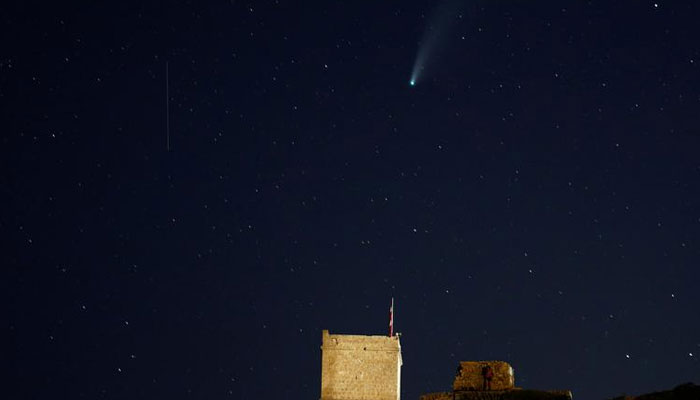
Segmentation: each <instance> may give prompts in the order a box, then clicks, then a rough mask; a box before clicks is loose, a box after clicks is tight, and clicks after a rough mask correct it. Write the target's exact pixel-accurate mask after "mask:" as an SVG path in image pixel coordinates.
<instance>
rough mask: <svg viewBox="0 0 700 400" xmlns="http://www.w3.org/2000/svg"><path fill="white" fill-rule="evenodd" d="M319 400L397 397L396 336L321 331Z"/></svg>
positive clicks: (389, 399) (390, 399)
mask: <svg viewBox="0 0 700 400" xmlns="http://www.w3.org/2000/svg"><path fill="white" fill-rule="evenodd" d="M321 353H322V356H321V400H399V398H400V394H401V365H402V360H401V343H400V341H399V337H398V336H393V337H390V336H363V335H331V334H330V333H328V331H327V330H324V331H323V340H322V346H321Z"/></svg>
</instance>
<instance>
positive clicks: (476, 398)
mask: <svg viewBox="0 0 700 400" xmlns="http://www.w3.org/2000/svg"><path fill="white" fill-rule="evenodd" d="M420 400H572V395H571V392H570V391H568V390H522V389H513V390H496V391H490V392H489V391H478V390H477V391H465V392H442V393H428V394H424V395H422V396H421V397H420Z"/></svg>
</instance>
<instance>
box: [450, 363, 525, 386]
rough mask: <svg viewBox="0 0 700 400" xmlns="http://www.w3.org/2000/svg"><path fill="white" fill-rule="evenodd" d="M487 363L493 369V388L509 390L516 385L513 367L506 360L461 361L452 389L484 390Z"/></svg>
mask: <svg viewBox="0 0 700 400" xmlns="http://www.w3.org/2000/svg"><path fill="white" fill-rule="evenodd" d="M487 365H488V366H490V367H491V369H492V370H493V378H492V379H491V390H509V389H513V388H514V387H515V377H514V376H513V368H512V367H511V366H510V364H508V363H507V362H505V361H461V362H460V363H459V367H458V369H457V375H456V376H455V380H454V383H453V384H452V389H453V390H455V391H460V390H482V389H483V387H484V376H483V375H482V369H483V368H484V367H485V366H487Z"/></svg>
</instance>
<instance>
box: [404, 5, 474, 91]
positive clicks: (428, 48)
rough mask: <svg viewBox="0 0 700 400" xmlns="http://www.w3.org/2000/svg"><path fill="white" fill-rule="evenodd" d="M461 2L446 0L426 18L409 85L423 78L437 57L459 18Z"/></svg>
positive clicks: (413, 84) (414, 84)
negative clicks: (430, 63) (426, 23)
mask: <svg viewBox="0 0 700 400" xmlns="http://www.w3.org/2000/svg"><path fill="white" fill-rule="evenodd" d="M460 8H461V4H460V2H458V1H446V2H444V3H443V4H442V5H441V6H440V7H438V8H437V9H436V10H435V12H433V14H432V15H431V16H430V18H429V19H428V25H427V26H426V28H425V31H424V33H423V38H422V39H421V41H420V42H419V45H418V51H417V53H416V59H415V61H414V63H413V69H412V70H411V79H410V80H409V81H408V84H409V85H410V86H416V84H417V83H418V82H419V81H420V80H421V79H422V78H423V75H424V73H425V70H426V67H427V66H428V64H429V62H431V61H434V60H435V59H436V58H437V55H438V53H439V50H441V49H442V47H443V46H444V44H445V43H446V42H447V40H446V38H447V37H449V33H450V32H451V31H452V28H453V27H454V26H455V25H456V22H457V21H458V20H459V10H460Z"/></svg>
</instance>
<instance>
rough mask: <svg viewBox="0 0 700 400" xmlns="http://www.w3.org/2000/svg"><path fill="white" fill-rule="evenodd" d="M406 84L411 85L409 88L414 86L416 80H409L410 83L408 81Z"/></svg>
mask: <svg viewBox="0 0 700 400" xmlns="http://www.w3.org/2000/svg"><path fill="white" fill-rule="evenodd" d="M408 84H409V85H411V86H416V80H415V79H411V81H410V82H409V83H408Z"/></svg>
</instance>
